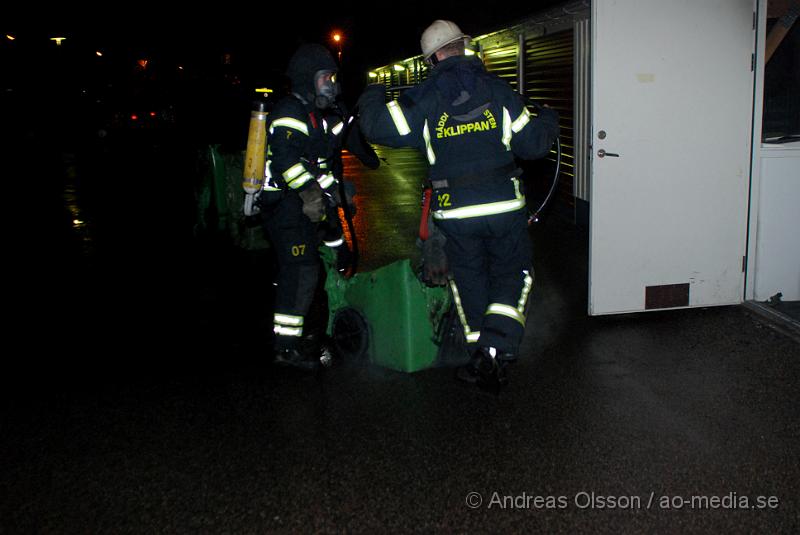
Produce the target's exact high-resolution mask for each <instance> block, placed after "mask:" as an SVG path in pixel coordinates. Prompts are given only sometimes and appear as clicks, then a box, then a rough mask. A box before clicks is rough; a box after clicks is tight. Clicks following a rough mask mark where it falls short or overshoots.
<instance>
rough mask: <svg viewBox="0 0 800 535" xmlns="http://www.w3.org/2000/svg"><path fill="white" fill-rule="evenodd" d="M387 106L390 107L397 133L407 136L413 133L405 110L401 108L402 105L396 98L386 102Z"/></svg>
mask: <svg viewBox="0 0 800 535" xmlns="http://www.w3.org/2000/svg"><path fill="white" fill-rule="evenodd" d="M386 107H387V108H389V115H391V116H392V121H394V126H395V128H397V133H398V134H400V135H401V136H405V135H408V134H410V133H411V128H409V126H408V122H407V121H406V116H405V115H403V110H402V109H401V108H400V105H399V104H398V103H397V101H396V100H393V101H391V102H389V103H388V104H386Z"/></svg>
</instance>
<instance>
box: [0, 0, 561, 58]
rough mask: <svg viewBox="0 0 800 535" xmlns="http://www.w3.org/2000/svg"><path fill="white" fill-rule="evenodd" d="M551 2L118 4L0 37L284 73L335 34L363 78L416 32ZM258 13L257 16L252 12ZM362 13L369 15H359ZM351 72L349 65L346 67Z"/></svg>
mask: <svg viewBox="0 0 800 535" xmlns="http://www.w3.org/2000/svg"><path fill="white" fill-rule="evenodd" d="M557 3H559V2H556V1H554V0H539V1H534V2H527V3H525V4H518V3H511V2H509V3H507V4H505V5H503V6H502V8H498V9H488V8H486V7H482V8H480V9H476V8H467V9H464V8H465V6H466V3H465V2H463V1H461V2H455V1H437V2H418V1H413V2H408V1H407V2H403V3H394V4H389V5H386V4H380V7H378V4H372V3H361V2H338V3H324V4H313V3H312V4H309V3H307V2H302V3H301V2H296V3H286V4H287V5H283V6H282V7H281V12H280V14H279V15H278V14H273V13H272V11H273V10H272V9H270V8H269V6H270V5H271V4H270V3H255V2H253V3H249V4H248V5H247V6H245V5H244V4H243V3H239V2H233V3H231V2H220V3H219V4H220V5H224V6H225V11H224V12H223V11H221V10H219V9H214V8H213V7H212V8H210V9H207V10H191V11H189V10H188V9H187V8H185V7H184V8H181V7H176V6H165V5H164V3H162V4H160V5H159V4H156V3H152V2H151V3H141V2H139V3H129V4H116V5H115V6H114V7H113V11H112V8H110V7H107V6H108V5H106V7H104V8H101V7H98V8H93V9H89V8H75V7H74V6H69V7H66V6H64V7H56V8H55V9H53V10H48V12H47V13H37V14H36V16H32V15H31V16H27V17H26V16H23V15H22V14H20V15H18V16H17V17H4V18H5V20H4V21H3V22H2V23H0V25H2V26H3V28H2V30H3V32H4V33H15V34H17V35H19V36H20V37H21V38H24V37H25V36H28V35H37V36H40V37H44V36H45V35H46V34H50V33H52V32H57V33H62V34H64V35H65V36H67V37H70V38H72V39H74V41H73V44H74V43H77V42H79V41H80V42H82V44H83V45H85V46H87V47H91V46H97V47H106V49H113V50H116V51H117V53H128V54H141V53H144V54H152V55H154V56H157V55H159V54H162V55H167V56H170V57H174V58H175V59H176V60H182V61H188V60H190V59H191V58H196V57H202V56H203V55H209V54H211V55H214V54H217V53H219V52H223V51H225V52H232V53H234V54H236V55H237V58H238V60H239V61H243V62H246V63H248V64H249V65H251V66H253V67H254V68H261V66H262V65H263V67H264V68H269V69H276V68H277V69H279V70H283V67H284V66H285V64H286V62H287V60H288V57H289V56H290V54H291V51H292V50H293V49H294V47H296V46H297V44H299V43H301V42H308V41H317V42H325V41H326V40H327V38H328V36H329V35H330V33H331V31H332V30H333V29H340V30H341V31H343V32H344V34H345V36H346V41H345V43H344V46H343V64H344V68H345V69H346V70H348V71H349V70H351V69H352V70H358V71H362V72H363V71H364V70H366V69H368V68H370V67H376V66H380V65H384V64H386V63H389V62H390V61H392V60H394V59H398V58H405V57H410V56H413V55H416V54H418V53H419V37H420V34H421V33H422V31H423V30H424V29H425V27H427V25H428V24H430V23H431V22H432V21H433V20H435V19H437V18H446V19H450V20H453V21H455V22H456V23H458V24H459V25H460V26H461V28H462V30H464V31H465V32H466V33H469V34H474V35H478V34H481V33H486V32H488V31H492V30H495V29H499V28H502V27H503V26H505V25H507V24H508V23H510V22H513V21H516V20H519V19H520V18H524V17H525V16H527V15H530V14H532V13H535V12H537V11H539V10H541V9H545V8H547V7H548V6H551V5H554V4H557ZM259 5H261V6H264V8H263V9H258V8H257V7H254V6H259ZM365 6H367V7H365ZM93 43H97V44H96V45H95V44H93ZM348 64H349V65H348Z"/></svg>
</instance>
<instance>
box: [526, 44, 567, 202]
mask: <svg viewBox="0 0 800 535" xmlns="http://www.w3.org/2000/svg"><path fill="white" fill-rule="evenodd" d="M573 47H574V45H573V31H572V30H566V31H561V32H558V33H553V34H550V35H544V36H541V37H534V38H530V39H526V40H525V63H524V69H523V72H524V73H525V96H526V97H528V98H532V99H534V100H535V101H537V102H541V103H544V104H548V105H549V106H550V107H552V108H554V109H555V110H556V111H558V114H559V116H560V120H559V124H560V126H561V171H560V174H559V185H558V190H557V199H558V200H560V201H561V202H563V203H565V204H566V205H568V206H570V207H572V206H574V202H575V198H574V197H573V191H574V189H573V182H574V179H575V136H574V127H573V117H574V95H573V92H574V91H573V85H574V84H573V68H574V57H573ZM549 158H550V160H551V161H553V162H555V151H554V152H552V153H551V155H550V157H549Z"/></svg>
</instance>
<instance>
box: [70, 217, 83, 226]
mask: <svg viewBox="0 0 800 535" xmlns="http://www.w3.org/2000/svg"><path fill="white" fill-rule="evenodd" d="M72 224H73V225H75V226H79V225H83V221H81V220H80V219H73V220H72Z"/></svg>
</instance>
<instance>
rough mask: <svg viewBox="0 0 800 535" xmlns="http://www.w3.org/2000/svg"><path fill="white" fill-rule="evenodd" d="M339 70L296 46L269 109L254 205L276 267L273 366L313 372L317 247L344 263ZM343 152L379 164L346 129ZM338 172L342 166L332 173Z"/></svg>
mask: <svg viewBox="0 0 800 535" xmlns="http://www.w3.org/2000/svg"><path fill="white" fill-rule="evenodd" d="M337 69H338V67H337V65H336V62H335V61H334V59H333V57H332V56H331V54H330V52H329V51H328V50H327V49H326V48H325V47H324V46H322V45H319V44H305V45H301V46H300V47H299V48H298V49H297V50H296V52H295V53H294V55H293V56H292V58H291V60H290V61H289V66H288V69H287V76H288V77H289V79H290V82H291V91H292V93H291V94H290V95H287V96H286V97H284V98H283V99H281V100H280V101H279V102H278V103H276V104H275V107H274V108H273V110H272V112H271V114H270V116H269V120H268V124H267V128H268V136H267V154H266V158H267V165H266V169H265V175H266V176H265V180H264V184H263V189H262V190H261V192H260V193H259V195H258V199H257V201H256V203H257V205H258V207H259V209H260V211H261V216H262V222H263V226H264V229H265V231H266V233H267V235H268V237H269V239H270V241H271V243H272V245H273V248H274V250H275V254H276V256H277V261H278V274H277V281H276V283H277V289H276V296H275V313H274V317H273V331H274V333H275V363H276V364H279V365H287V366H294V367H298V368H301V369H306V370H314V369H316V368H317V367H318V365H319V358H320V355H315V354H304V353H303V351H301V344H300V342H301V340H302V338H303V336H304V329H305V328H306V327H307V325H306V315H307V313H308V311H309V309H310V307H311V304H312V301H313V298H314V294H315V291H316V288H317V284H318V279H319V272H320V258H319V253H318V247H319V246H320V242H323V243H324V245H326V246H328V247H331V248H335V249H336V250H337V254H338V258H339V259H344V258H346V257H347V256H348V254H347V253H349V250H348V249H347V243H346V242H345V241H344V239H343V235H342V228H341V224H340V221H339V217H338V211H337V204H338V202H340V199H339V194H338V190H337V185H338V181H337V178H336V177H334V169H335V168H336V167H337V166H336V165H335V161H336V159H337V158H340V157H341V154H340V152H341V147H342V139H341V137H342V136H343V135H344V134H345V133H346V129H345V126H346V125H345V121H346V117H344V113H341V110H340V108H339V107H338V104H337V102H336V99H337V96H338V94H339V87H338V84H337V83H336V72H337ZM347 141H348V143H347V147H348V148H349V149H351V150H352V152H353V153H354V154H355V155H356V156H358V157H359V158H360V159H361V160H362V162H364V163H365V164H366V165H368V166H370V167H372V168H375V167H377V166H378V163H379V162H378V158H377V156H376V155H375V153H374V151H372V149H371V147H368V146H367V145H366V144H365V143H363V142H361V141H360V134H359V133H358V132H352V131H349V130H348V136H347ZM338 167H339V168H341V166H338ZM341 201H344V200H341Z"/></svg>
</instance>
